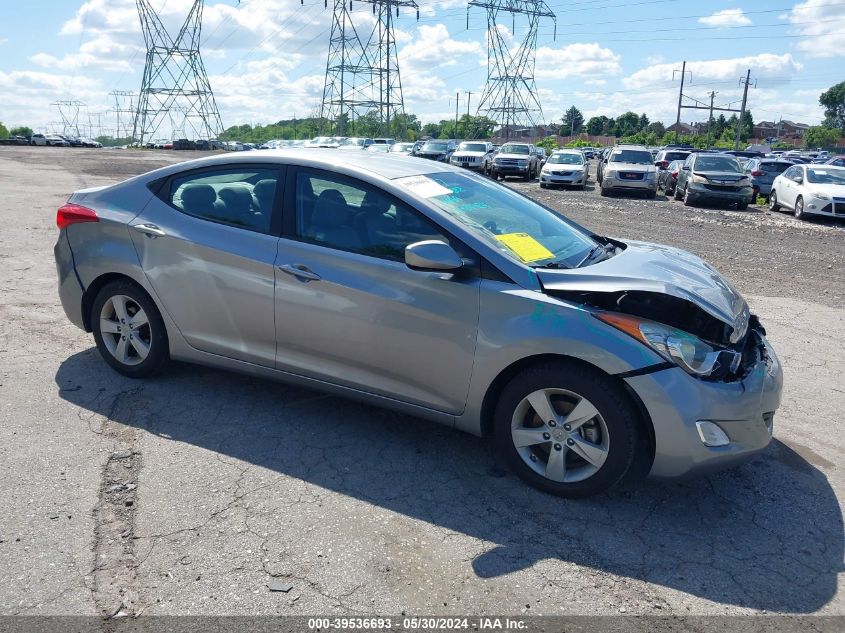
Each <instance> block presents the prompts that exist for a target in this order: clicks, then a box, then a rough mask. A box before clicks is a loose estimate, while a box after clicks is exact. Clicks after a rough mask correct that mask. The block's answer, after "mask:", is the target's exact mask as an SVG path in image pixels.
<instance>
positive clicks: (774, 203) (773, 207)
mask: <svg viewBox="0 0 845 633" xmlns="http://www.w3.org/2000/svg"><path fill="white" fill-rule="evenodd" d="M769 211H780V205H779V204H778V194H776V193H775V190H774V189H772V192H771V193H770V194H769Z"/></svg>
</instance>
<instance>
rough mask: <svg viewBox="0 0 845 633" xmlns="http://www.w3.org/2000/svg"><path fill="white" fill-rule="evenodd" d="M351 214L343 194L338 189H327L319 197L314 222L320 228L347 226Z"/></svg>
mask: <svg viewBox="0 0 845 633" xmlns="http://www.w3.org/2000/svg"><path fill="white" fill-rule="evenodd" d="M349 215H350V209H349V207H348V206H347V205H346V198H344V197H343V194H342V193H340V192H339V191H338V190H337V189H326V190H324V191H323V192H322V193H321V194H320V196H319V197H318V198H317V204H316V206H315V207H314V218H313V220H312V222H313V224H314V225H315V226H319V227H320V228H336V227H339V226H347V225H348V222H349Z"/></svg>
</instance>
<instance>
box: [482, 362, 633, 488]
mask: <svg viewBox="0 0 845 633" xmlns="http://www.w3.org/2000/svg"><path fill="white" fill-rule="evenodd" d="M494 424H495V432H496V445H497V448H498V450H499V453H500V455H501V456H502V458H503V459H504V460H505V461H507V463H508V465H509V466H510V467H511V469H512V470H513V471H514V472H515V473H516V474H517V475H518V476H519V477H520V478H522V479H524V480H525V481H527V482H528V483H529V484H531V485H532V486H534V487H536V488H539V489H541V490H544V491H546V492H550V493H552V494H556V495H560V496H564V497H585V496H589V495H594V494H598V493H601V492H604V491H605V490H607V489H608V488H610V487H611V486H613V485H614V484H616V483H617V482H618V481H619V480H620V479H622V478H623V477H624V476H625V474H626V473H627V472H628V469H629V468H630V466H631V464H632V463H633V461H634V456H635V454H636V452H637V447H638V446H639V442H640V440H639V433H638V424H639V414H638V413H637V411H636V409H635V408H634V406H633V405H632V403H631V402H630V400H629V398H628V396H627V394H625V392H624V390H623V389H622V388H620V386H619V385H618V384H617V383H615V382H613V380H612V379H611V378H609V377H608V376H606V375H604V374H602V373H601V372H599V371H598V370H594V369H590V368H589V367H586V366H583V365H581V364H578V365H575V364H570V363H569V362H554V363H546V364H542V365H536V366H534V367H532V368H530V369H528V370H526V371H524V372H523V373H521V374H519V375H517V376H516V377H515V378H514V379H513V380H511V382H510V383H508V385H507V386H506V387H505V389H504V390H503V392H502V396H501V398H500V400H499V403H498V404H497V406H496V411H495V419H494ZM643 452H644V453H645V451H643Z"/></svg>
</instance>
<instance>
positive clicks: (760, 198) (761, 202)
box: [754, 195, 769, 207]
mask: <svg viewBox="0 0 845 633" xmlns="http://www.w3.org/2000/svg"><path fill="white" fill-rule="evenodd" d="M754 204H756V205H759V206H761V207H765V206H766V205H767V204H769V201H768V200H767V199H766V198H764V197H763V196H759V195H758V196H757V199H756V200H755V201H754Z"/></svg>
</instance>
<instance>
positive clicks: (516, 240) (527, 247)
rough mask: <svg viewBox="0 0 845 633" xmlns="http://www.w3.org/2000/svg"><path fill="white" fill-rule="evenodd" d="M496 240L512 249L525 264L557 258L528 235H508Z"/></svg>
mask: <svg viewBox="0 0 845 633" xmlns="http://www.w3.org/2000/svg"><path fill="white" fill-rule="evenodd" d="M496 239H497V240H499V241H500V242H501V243H502V244H504V245H505V246H507V247H508V248H509V249H511V250H512V251H513V252H514V253H515V254H516V256H517V257H519V258H520V259H521V260H522V261H524V262H536V261H537V260H540V259H549V258H550V257H554V256H555V254H554V253H552V252H551V251H550V250H549V249H548V248H546V247H545V246H543V245H542V244H540V242H538V241H537V240H535V239H534V238H533V237H531V236H530V235H528V233H506V234H505V235H497V236H496Z"/></svg>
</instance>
